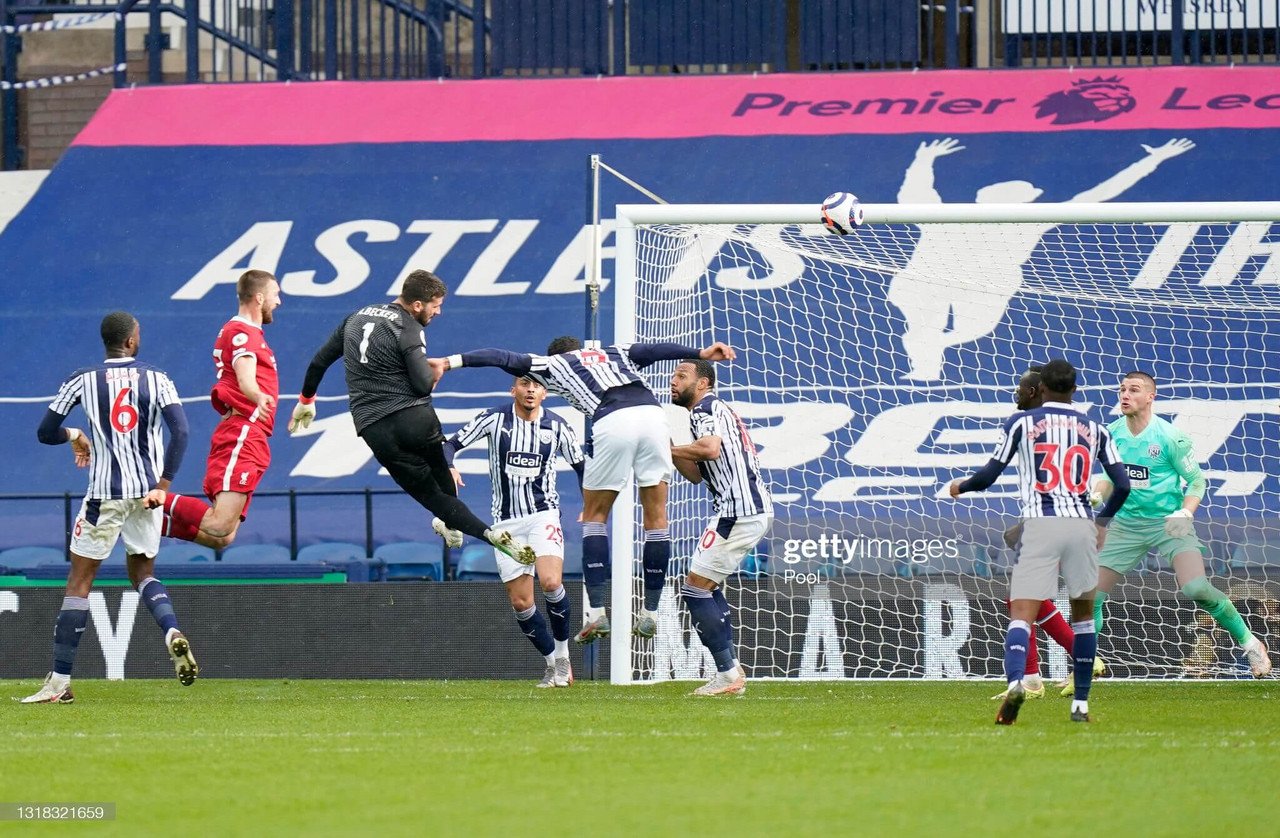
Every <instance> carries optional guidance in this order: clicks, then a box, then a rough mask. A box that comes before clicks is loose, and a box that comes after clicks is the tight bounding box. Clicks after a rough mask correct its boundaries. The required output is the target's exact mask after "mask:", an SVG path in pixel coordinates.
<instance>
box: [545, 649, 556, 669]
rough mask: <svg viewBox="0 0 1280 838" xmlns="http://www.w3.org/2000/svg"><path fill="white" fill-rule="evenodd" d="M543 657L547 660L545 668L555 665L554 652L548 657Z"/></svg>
mask: <svg viewBox="0 0 1280 838" xmlns="http://www.w3.org/2000/svg"><path fill="white" fill-rule="evenodd" d="M543 657H544V658H546V659H547V666H555V665H556V655H555V652H552V653H551V654H549V655H543Z"/></svg>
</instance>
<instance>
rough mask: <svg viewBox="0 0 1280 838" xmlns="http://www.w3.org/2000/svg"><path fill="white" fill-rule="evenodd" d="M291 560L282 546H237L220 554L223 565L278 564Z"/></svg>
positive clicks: (286, 548)
mask: <svg viewBox="0 0 1280 838" xmlns="http://www.w3.org/2000/svg"><path fill="white" fill-rule="evenodd" d="M291 558H292V557H291V556H290V555H289V548H288V547H285V546H284V545H283V544H237V545H235V546H233V547H228V548H227V549H226V550H224V551H223V553H222V563H223V564H280V563H287V562H288V561H289V560H290V559H291Z"/></svg>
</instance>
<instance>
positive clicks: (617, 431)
mask: <svg viewBox="0 0 1280 838" xmlns="http://www.w3.org/2000/svg"><path fill="white" fill-rule="evenodd" d="M672 468H673V467H672V465H671V427H670V426H669V425H668V424H667V413H666V411H665V410H663V409H662V408H661V407H659V406H658V405H656V404H654V405H648V404H642V405H637V406H635V407H624V408H622V409H620V410H615V411H614V412H613V413H610V414H609V415H608V416H606V417H604V418H603V419H601V420H600V421H599V422H595V423H594V424H592V426H591V454H590V455H589V456H588V457H587V465H586V468H585V469H584V471H583V475H582V488H584V489H608V490H610V491H614V492H621V491H622V490H623V489H625V488H626V487H627V481H628V480H629V479H630V478H631V475H633V474H634V475H635V478H636V485H637V486H640V487H644V488H647V487H649V486H657V485H658V484H659V483H662V482H663V481H666V482H668V483H670V482H671V472H672Z"/></svg>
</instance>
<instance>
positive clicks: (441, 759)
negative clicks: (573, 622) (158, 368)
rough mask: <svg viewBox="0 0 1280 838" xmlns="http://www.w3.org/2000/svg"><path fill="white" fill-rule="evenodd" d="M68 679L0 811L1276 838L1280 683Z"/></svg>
mask: <svg viewBox="0 0 1280 838" xmlns="http://www.w3.org/2000/svg"><path fill="white" fill-rule="evenodd" d="M37 686H38V684H37V683H36V682H34V681H27V682H16V681H0V695H3V694H8V695H12V696H21V695H25V694H27V693H29V692H32V691H34V689H35V688H36V687H37ZM74 686H75V691H76V703H75V704H72V705H65V706H45V705H38V706H20V705H18V704H16V703H15V704H11V705H10V706H8V707H6V708H5V710H6V712H5V714H4V721H3V728H2V730H3V733H0V801H9V802H18V801H23V802H30V801H50V802H73V801H82V802H114V803H116V804H117V807H118V808H117V817H116V820H115V821H114V822H113V823H111V824H105V825H95V826H93V827H85V829H86V830H88V829H92V831H93V834H99V833H101V834H116V833H119V834H124V833H130V834H134V835H136V834H157V833H160V832H161V831H163V830H181V832H180V833H176V832H171V834H188V833H203V834H205V835H210V836H212V835H226V834H240V835H251V834H252V835H260V834H282V833H300V832H301V831H302V830H306V831H307V834H344V833H345V834H352V833H363V834H373V833H374V831H375V830H376V831H377V833H380V834H382V835H409V834H414V835H440V834H458V833H463V834H468V833H469V834H471V835H494V834H499V833H507V834H524V833H530V834H544V833H551V832H556V833H562V834H571V835H577V834H595V835H601V834H666V835H670V836H674V835H679V834H686V833H692V834H708V835H742V834H745V835H760V834H768V833H773V834H775V835H780V834H812V835H822V834H830V833H837V834H862V835H884V834H892V833H893V832H897V833H899V836H900V838H906V836H912V835H919V834H926V833H935V834H940V835H957V834H972V835H984V836H996V835H1010V834H1021V833H1022V832H1023V831H1026V830H1033V831H1034V832H1040V831H1042V830H1043V831H1045V833H1046V834H1052V835H1060V836H1070V835H1087V836H1095V835H1123V834H1129V835H1144V836H1145V835H1175V834H1178V835H1194V834H1200V835H1204V834H1218V833H1222V832H1223V831H1224V830H1227V831H1228V832H1229V834H1231V835H1232V836H1233V838H1234V836H1237V835H1249V834H1275V829H1276V826H1275V824H1276V813H1275V811H1274V801H1275V799H1276V790H1277V784H1278V783H1280V758H1277V752H1276V745H1277V730H1280V690H1278V689H1277V686H1278V685H1277V684H1276V683H1275V682H1265V683H1242V682H1233V683H1215V684H1209V683H1206V684H1174V683H1167V684H1141V685H1140V684H1125V683H1106V682H1104V683H1102V684H1101V685H1100V686H1098V687H1097V688H1096V689H1095V691H1094V696H1093V700H1092V702H1091V704H1092V705H1093V715H1094V717H1095V722H1094V723H1093V724H1090V725H1081V724H1072V723H1071V722H1069V721H1068V719H1067V711H1068V707H1069V702H1068V701H1067V700H1066V699H1058V698H1047V699H1044V700H1042V701H1034V702H1029V703H1028V704H1027V705H1026V707H1025V708H1024V709H1023V712H1022V718H1021V720H1020V721H1019V723H1018V725H1017V726H1015V727H1013V728H997V727H996V726H995V725H993V724H992V721H993V719H994V716H995V710H996V703H995V702H992V701H989V700H988V698H989V696H990V695H991V694H992V693H993V692H995V691H996V687H994V685H993V684H990V683H960V684H954V683H953V684H938V683H865V684H862V683H857V684H847V683H840V684H814V683H811V684H783V683H760V682H755V683H751V686H750V690H749V692H748V694H747V695H746V696H744V697H741V698H736V699H710V700H708V699H694V698H691V697H688V696H687V695H685V693H686V692H687V691H688V689H689V687H690V685H687V684H668V685H663V686H658V687H633V688H616V687H610V686H607V685H603V684H591V683H582V682H579V683H578V684H576V685H574V687H573V688H572V689H569V690H555V691H544V690H536V689H533V688H532V686H531V684H527V683H512V682H475V681H465V682H463V681H455V682H402V681H396V682H389V681H376V682H373V681H278V682H276V681H219V680H213V679H209V680H203V681H200V682H198V683H197V684H196V685H195V686H193V687H191V688H183V687H181V686H179V685H178V684H177V682H176V681H174V682H169V681H127V682H105V681H90V680H82V681H76V682H75V685H74ZM1082 815H1083V816H1086V817H1085V821H1084V823H1083V824H1081V826H1080V827H1077V828H1072V827H1071V824H1072V822H1073V821H1078V819H1080V818H1081V816H1082Z"/></svg>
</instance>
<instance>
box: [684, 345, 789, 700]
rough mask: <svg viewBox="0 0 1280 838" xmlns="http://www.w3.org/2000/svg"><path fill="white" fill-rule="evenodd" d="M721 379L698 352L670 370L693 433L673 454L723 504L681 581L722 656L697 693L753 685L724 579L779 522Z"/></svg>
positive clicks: (706, 637) (704, 633) (706, 640)
mask: <svg viewBox="0 0 1280 838" xmlns="http://www.w3.org/2000/svg"><path fill="white" fill-rule="evenodd" d="M715 380H716V374H715V367H713V366H712V365H711V364H709V363H707V362H706V361H703V360H693V359H688V360H685V361H682V362H681V363H680V364H678V365H677V366H676V370H675V373H674V374H673V375H672V376H671V401H672V403H673V404H676V405H679V406H680V407H683V408H685V409H686V410H688V411H689V430H690V432H691V433H692V435H693V442H691V443H689V444H688V445H676V446H673V447H672V449H671V456H672V460H673V462H674V463H675V466H676V468H677V469H679V470H680V473H681V474H683V475H684V476H685V477H686V478H687V479H688V480H690V481H691V482H693V483H703V484H705V485H706V487H707V489H708V491H710V492H711V496H712V498H714V500H715V506H716V517H715V518H713V519H712V520H711V521H710V522H709V523H708V524H707V528H706V530H705V531H704V532H703V533H702V537H701V538H699V539H698V544H697V547H695V548H694V552H693V558H692V560H691V561H690V563H689V573H688V575H687V576H686V577H685V580H684V584H683V585H682V586H681V588H680V593H681V596H682V597H683V599H684V602H685V605H686V606H687V607H688V609H689V616H690V619H691V620H692V622H693V625H694V628H695V629H696V630H697V632H698V638H699V639H700V640H701V641H702V644H703V645H704V646H706V648H707V651H709V652H710V653H711V657H712V659H713V660H714V661H715V662H716V675H715V677H714V678H712V679H711V680H710V681H709V682H708V683H707V684H705V685H703V686H702V687H699V688H698V689H697V690H696V691H695V694H697V695H711V696H714V695H736V694H739V693H742V692H743V691H745V690H746V676H745V673H744V672H743V670H742V668H741V667H740V666H739V665H738V661H737V659H736V657H735V655H734V650H733V615H732V613H731V611H730V609H729V603H728V600H726V599H725V596H724V582H725V580H726V579H727V578H728V577H729V576H730V575H731V574H733V573H735V572H737V570H738V567H739V565H740V564H741V563H742V560H743V559H744V558H745V557H746V556H747V554H748V553H750V552H751V551H752V550H753V549H755V547H756V545H757V544H759V543H760V540H761V539H762V538H764V536H765V534H766V533H767V532H768V531H769V527H770V526H771V525H772V524H773V498H772V497H771V495H770V493H769V487H768V485H767V484H766V483H765V481H764V477H763V475H762V474H761V473H760V456H759V454H758V453H757V452H756V446H755V443H754V442H752V441H751V434H750V433H748V432H747V427H746V425H744V424H743V422H742V419H741V417H739V416H738V414H737V413H736V412H734V410H733V408H731V407H729V405H728V403H726V402H725V401H723V400H721V399H720V398H719V397H718V396H716V394H715V393H714V392H712V388H713V387H714V386H715Z"/></svg>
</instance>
